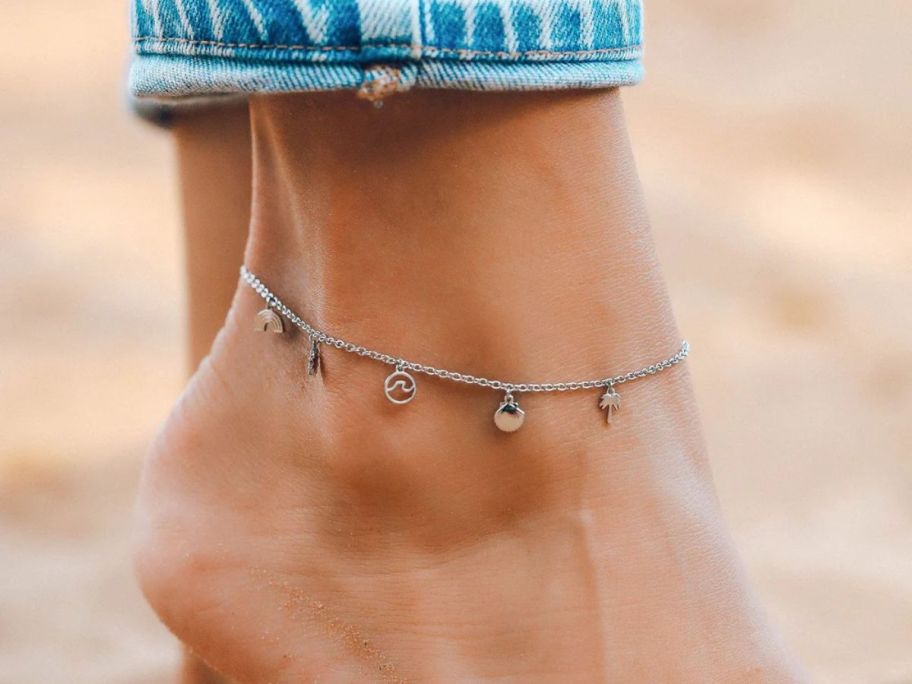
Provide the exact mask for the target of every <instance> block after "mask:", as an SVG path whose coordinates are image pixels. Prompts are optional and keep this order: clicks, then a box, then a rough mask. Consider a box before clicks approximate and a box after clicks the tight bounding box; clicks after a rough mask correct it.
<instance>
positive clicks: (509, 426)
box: [494, 395, 526, 432]
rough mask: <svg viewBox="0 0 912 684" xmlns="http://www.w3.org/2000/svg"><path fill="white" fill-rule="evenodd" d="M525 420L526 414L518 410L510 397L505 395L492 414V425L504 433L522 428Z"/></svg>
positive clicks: (517, 405)
mask: <svg viewBox="0 0 912 684" xmlns="http://www.w3.org/2000/svg"><path fill="white" fill-rule="evenodd" d="M525 419H526V412H525V411H523V410H522V409H521V408H519V404H518V403H516V401H515V400H514V399H513V397H512V396H511V395H507V396H506V398H505V399H504V400H503V401H502V402H500V407H499V408H498V409H497V410H496V411H495V412H494V425H496V426H497V428H498V429H499V430H503V431H504V432H516V431H517V430H519V428H521V427H522V424H523V421H525Z"/></svg>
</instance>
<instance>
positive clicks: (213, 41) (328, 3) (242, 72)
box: [130, 0, 642, 98]
mask: <svg viewBox="0 0 912 684" xmlns="http://www.w3.org/2000/svg"><path fill="white" fill-rule="evenodd" d="M641 16H642V10H641V6H640V4H639V0H134V5H133V37H134V47H135V55H134V58H133V61H132V64H131V69H130V90H131V92H132V93H133V94H134V95H136V96H139V97H159V98H169V97H186V96H197V97H198V96H200V95H207V94H216V93H219V94H223V93H248V92H289V91H307V90H335V89H341V88H360V89H362V90H364V89H365V88H367V89H368V91H370V89H371V88H372V87H373V88H374V90H375V92H378V93H380V96H383V95H385V94H387V93H390V92H396V91H400V90H407V89H409V88H412V87H424V88H460V89H468V90H542V89H554V88H596V87H607V86H615V85H626V84H631V83H635V82H637V81H638V80H639V79H640V78H641V76H642V66H641V62H640V56H641V34H642V20H641Z"/></svg>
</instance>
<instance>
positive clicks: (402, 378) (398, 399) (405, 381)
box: [383, 366, 418, 404]
mask: <svg viewBox="0 0 912 684" xmlns="http://www.w3.org/2000/svg"><path fill="white" fill-rule="evenodd" d="M383 393H384V394H385V395H386V398H387V399H389V400H390V401H391V402H393V403H394V404H407V403H409V402H410V401H411V400H412V399H414V398H415V395H416V394H417V393H418V383H417V382H415V378H413V377H412V376H411V375H409V374H408V373H406V372H405V370H403V367H402V366H396V370H394V371H393V372H392V373H390V374H389V375H387V376H386V380H385V381H384V382H383Z"/></svg>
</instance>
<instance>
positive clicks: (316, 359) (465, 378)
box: [241, 266, 690, 432]
mask: <svg viewBox="0 0 912 684" xmlns="http://www.w3.org/2000/svg"><path fill="white" fill-rule="evenodd" d="M241 278H242V279H243V281H244V282H245V283H247V284H248V285H249V286H250V287H251V288H252V289H253V290H254V291H255V292H256V293H257V294H258V295H260V297H262V298H263V300H264V301H265V302H266V308H265V309H263V310H262V311H260V312H259V313H258V314H257V315H256V329H257V330H262V331H271V332H274V333H281V332H284V331H285V323H284V320H285V319H287V320H289V321H291V323H293V324H294V325H295V327H297V328H299V329H300V330H301V331H302V332H304V334H305V335H307V336H308V338H310V351H309V354H308V361H307V373H308V375H315V374H316V373H317V372H318V370H319V367H320V346H319V345H321V344H326V345H329V346H331V347H334V348H336V349H339V350H341V351H345V352H349V353H350V354H357V355H358V356H364V357H367V358H369V359H373V360H374V361H379V362H380V363H384V364H386V365H388V366H393V369H394V370H393V372H392V373H390V374H389V375H388V376H387V377H386V380H385V382H384V383H383V393H384V394H385V395H386V398H387V399H389V400H390V401H391V402H393V403H394V404H407V403H409V402H410V401H411V400H412V399H414V398H415V395H416V394H417V393H418V384H417V383H416V382H415V378H414V376H412V374H411V373H409V371H411V372H412V373H421V374H423V375H430V376H433V377H437V378H443V379H444V380H452V381H453V382H461V383H463V384H466V385H476V386H478V387H487V388H490V389H494V390H498V391H502V392H504V398H503V401H501V402H500V406H498V407H497V410H496V411H495V412H494V424H495V425H496V426H497V427H498V428H499V429H501V430H503V431H504V432H515V431H516V430H518V429H519V428H520V427H521V426H522V424H523V421H524V420H525V417H526V414H525V411H523V410H522V409H521V408H520V407H519V402H518V401H517V399H516V397H515V396H514V393H517V394H518V393H522V392H574V391H577V390H589V389H598V390H600V391H601V392H602V394H601V396H600V397H599V402H598V407H599V408H600V409H602V410H603V411H605V420H606V422H607V423H609V424H610V423H611V419H612V417H613V416H614V414H616V413H617V412H618V411H619V410H620V408H621V395H620V394H618V392H617V390H616V389H615V386H617V385H623V384H624V383H625V382H632V381H633V380H638V379H640V378H645V377H647V376H649V375H655V374H656V373H659V372H661V371H663V370H665V369H666V368H671V367H672V366H676V365H677V364H679V363H681V362H682V361H683V360H684V359H685V358H687V355H688V354H689V353H690V345H689V344H688V343H687V340H682V341H681V347H680V348H679V349H678V351H677V353H675V354H674V355H673V356H670V357H668V358H667V359H664V360H662V361H659V362H657V363H654V364H652V365H651V366H646V367H645V368H640V369H639V370H635V371H631V372H629V373H624V374H623V375H614V376H611V377H607V378H601V379H598V380H575V381H572V382H555V383H550V382H546V383H538V382H531V383H529V382H505V381H503V380H489V379H488V378H481V377H477V376H475V375H468V374H466V373H456V372H455V371H448V370H444V369H442V368H435V367H433V366H427V365H425V364H423V363H416V362H414V361H407V360H405V359H403V358H399V357H395V356H390V355H389V354H384V353H382V352H378V351H374V350H372V349H368V348H367V347H362V346H361V345H358V344H354V343H353V342H346V341H345V340H343V339H341V338H339V337H334V336H333V335H329V334H327V333H325V332H322V331H320V330H317V329H316V328H314V327H313V326H312V325H310V324H309V323H307V322H306V321H305V320H304V319H302V318H301V317H300V316H298V315H297V314H296V313H295V312H294V311H292V310H291V309H289V308H288V306H286V305H285V304H284V303H283V302H282V300H281V299H279V298H278V297H276V296H275V295H274V294H273V293H272V292H271V291H270V290H269V288H267V287H266V285H264V284H263V281H261V280H260V279H259V278H257V277H256V276H255V275H254V274H253V273H251V272H250V271H248V270H247V267H246V266H241Z"/></svg>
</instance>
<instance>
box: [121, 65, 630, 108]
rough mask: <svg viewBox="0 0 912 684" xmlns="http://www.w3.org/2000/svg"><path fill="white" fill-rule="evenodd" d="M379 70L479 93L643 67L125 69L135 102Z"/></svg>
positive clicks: (581, 80) (613, 81)
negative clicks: (141, 99)
mask: <svg viewBox="0 0 912 684" xmlns="http://www.w3.org/2000/svg"><path fill="white" fill-rule="evenodd" d="M378 66H390V67H393V68H394V70H395V71H396V72H397V79H398V83H397V84H396V87H395V88H394V90H395V91H397V92H402V91H406V90H410V89H412V88H429V89H459V90H478V91H500V90H560V89H571V88H610V87H614V86H622V85H632V84H635V83H638V82H639V81H640V80H642V77H643V66H642V62H641V61H640V60H639V59H638V58H636V57H634V58H632V59H624V60H612V61H532V62H526V61H522V62H497V61H493V62H488V61H457V60H452V61H451V60H426V61H418V62H401V63H397V62H384V63H383V64H382V65H378V64H376V63H375V64H368V63H334V64H325V63H313V62H294V63H287V62H285V63H275V62H263V61H256V60H240V59H238V58H237V57H236V56H232V57H202V56H198V55H196V56H183V55H149V54H147V55H142V56H139V57H136V58H135V59H134V60H133V62H132V64H131V66H130V79H129V87H130V92H131V93H132V94H133V95H134V96H136V97H140V98H149V97H151V98H162V99H171V98H183V97H193V96H199V95H217V94H218V95H220V94H227V93H288V92H306V91H327V90H347V89H358V88H360V87H362V86H363V85H364V84H365V83H366V82H369V81H370V79H371V78H372V73H373V71H374V70H375V69H376V68H377V67H378Z"/></svg>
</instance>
